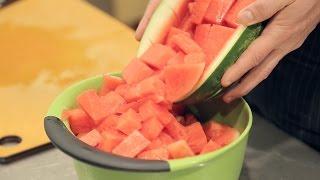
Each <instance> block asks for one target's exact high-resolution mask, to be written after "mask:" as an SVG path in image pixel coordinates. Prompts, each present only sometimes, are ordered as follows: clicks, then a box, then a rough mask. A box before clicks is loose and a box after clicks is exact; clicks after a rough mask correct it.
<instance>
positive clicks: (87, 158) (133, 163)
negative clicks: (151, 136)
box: [44, 116, 170, 172]
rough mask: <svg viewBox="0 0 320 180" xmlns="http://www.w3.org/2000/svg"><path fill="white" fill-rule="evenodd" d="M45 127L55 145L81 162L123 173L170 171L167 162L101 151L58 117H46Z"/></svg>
mask: <svg viewBox="0 0 320 180" xmlns="http://www.w3.org/2000/svg"><path fill="white" fill-rule="evenodd" d="M44 126H45V131H46V133H47V135H48V137H49V139H50V140H51V142H52V143H53V145H55V146H56V147H57V148H59V149H60V150H62V151H63V152H65V153H66V154H68V155H70V156H71V157H73V158H75V159H77V160H79V161H82V162H85V163H88V164H91V165H94V166H99V167H102V168H108V169H114V170H122V171H139V172H168V171H170V166H169V163H168V162H167V161H150V160H138V159H133V158H126V157H122V156H117V155H113V154H108V153H105V152H102V151H99V150H97V149H95V148H93V147H91V146H89V145H87V144H85V143H83V142H81V141H80V140H78V139H77V138H76V137H75V136H74V135H73V134H71V132H70V131H69V130H68V129H67V128H66V126H65V125H64V123H63V122H62V121H61V120H60V119H59V118H57V117H54V116H48V117H46V118H45V121H44Z"/></svg>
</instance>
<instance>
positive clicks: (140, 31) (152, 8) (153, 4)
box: [135, 0, 161, 41]
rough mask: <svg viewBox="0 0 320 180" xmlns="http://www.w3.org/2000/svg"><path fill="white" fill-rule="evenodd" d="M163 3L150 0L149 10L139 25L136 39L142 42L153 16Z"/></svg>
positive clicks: (158, 0)
mask: <svg viewBox="0 0 320 180" xmlns="http://www.w3.org/2000/svg"><path fill="white" fill-rule="evenodd" d="M160 2H161V0H150V1H149V4H148V6H147V9H146V11H145V13H144V15H143V17H142V19H141V21H140V23H139V26H138V28H137V30H136V35H135V38H136V39H137V40H138V41H140V40H141V37H142V35H143V33H144V31H145V30H146V27H147V25H148V23H149V21H150V18H151V16H152V14H153V12H154V11H155V10H156V8H157V7H158V5H159V3H160Z"/></svg>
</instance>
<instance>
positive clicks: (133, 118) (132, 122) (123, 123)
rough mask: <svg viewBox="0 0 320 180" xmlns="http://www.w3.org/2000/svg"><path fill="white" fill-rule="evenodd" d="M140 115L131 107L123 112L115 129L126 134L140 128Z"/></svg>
mask: <svg viewBox="0 0 320 180" xmlns="http://www.w3.org/2000/svg"><path fill="white" fill-rule="evenodd" d="M141 121H142V118H141V116H140V115H139V114H138V113H136V112H135V111H134V110H133V109H129V110H128V111H127V112H125V113H123V114H122V115H121V116H120V118H119V120H118V123H117V127H116V128H117V129H118V130H119V131H121V132H123V133H125V134H127V135H129V134H131V133H132V132H133V131H135V130H138V129H140V128H141Z"/></svg>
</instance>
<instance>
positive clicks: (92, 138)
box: [79, 129, 103, 147]
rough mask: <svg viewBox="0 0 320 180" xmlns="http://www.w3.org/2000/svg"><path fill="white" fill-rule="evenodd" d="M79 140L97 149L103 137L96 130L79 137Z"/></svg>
mask: <svg viewBox="0 0 320 180" xmlns="http://www.w3.org/2000/svg"><path fill="white" fill-rule="evenodd" d="M79 139H80V140H81V141H82V142H84V143H86V144H88V145H90V146H93V147H95V146H96V145H98V144H99V143H100V142H101V141H102V139H103V138H102V136H101V134H100V133H99V131H97V130H96V129H93V130H91V131H90V132H88V133H87V134H83V135H81V136H80V137H79Z"/></svg>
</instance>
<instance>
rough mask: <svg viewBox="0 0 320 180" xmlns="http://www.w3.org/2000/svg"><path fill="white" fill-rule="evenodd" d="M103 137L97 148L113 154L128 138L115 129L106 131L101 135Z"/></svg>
mask: <svg viewBox="0 0 320 180" xmlns="http://www.w3.org/2000/svg"><path fill="white" fill-rule="evenodd" d="M101 136H102V137H103V139H102V141H101V142H100V143H99V144H98V146H97V148H98V149H100V150H102V151H105V152H111V151H112V150H113V148H114V147H116V146H117V145H118V144H120V143H121V142H122V141H123V140H124V139H125V138H126V137H127V136H126V135H125V134H123V133H121V132H119V131H117V130H114V129H106V130H105V131H103V132H102V133H101Z"/></svg>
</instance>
